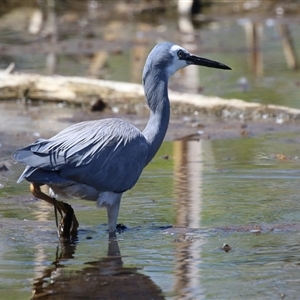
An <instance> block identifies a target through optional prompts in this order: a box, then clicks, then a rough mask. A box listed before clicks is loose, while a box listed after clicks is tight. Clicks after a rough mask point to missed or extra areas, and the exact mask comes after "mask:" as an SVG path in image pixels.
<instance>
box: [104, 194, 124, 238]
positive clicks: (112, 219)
mask: <svg viewBox="0 0 300 300" xmlns="http://www.w3.org/2000/svg"><path fill="white" fill-rule="evenodd" d="M120 203H121V195H120V197H118V198H117V199H115V201H114V203H112V204H111V205H107V207H106V209H107V217H108V232H109V237H114V236H115V232H116V225H117V220H118V215H119V208H120Z"/></svg>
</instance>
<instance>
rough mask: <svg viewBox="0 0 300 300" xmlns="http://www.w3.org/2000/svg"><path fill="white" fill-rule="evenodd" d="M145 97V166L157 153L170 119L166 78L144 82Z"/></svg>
mask: <svg viewBox="0 0 300 300" xmlns="http://www.w3.org/2000/svg"><path fill="white" fill-rule="evenodd" d="M144 88H145V95H146V99H147V101H148V105H149V107H150V118H149V121H148V123H147V125H146V127H145V129H144V131H143V134H144V136H145V137H146V139H147V141H148V143H149V152H148V157H147V164H148V163H149V162H150V161H151V159H152V158H153V157H154V155H155V154H156V152H157V151H158V149H159V147H160V145H161V144H162V142H163V139H164V137H165V135H166V132H167V129H168V125H169V119H170V102H169V98H168V78H164V77H160V78H159V79H157V80H156V81H150V82H147V80H146V81H145V82H144Z"/></svg>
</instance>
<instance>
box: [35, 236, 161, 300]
mask: <svg viewBox="0 0 300 300" xmlns="http://www.w3.org/2000/svg"><path fill="white" fill-rule="evenodd" d="M58 248H59V247H58ZM75 251H76V244H74V243H71V242H70V241H66V240H64V241H61V249H60V250H59V249H58V250H57V253H56V260H55V261H54V262H53V263H52V265H51V266H49V267H47V268H46V269H45V270H44V271H43V276H42V277H40V278H38V279H36V281H35V283H34V285H33V296H32V298H31V299H101V300H105V299H107V300H113V299H124V300H126V299H128V300H129V299H130V300H132V299H158V300H161V299H165V298H164V296H163V295H162V290H161V289H160V287H158V286H157V285H156V284H155V283H154V282H153V281H152V280H151V278H150V277H148V276H146V275H143V274H140V273H138V269H137V268H129V267H124V266H123V261H122V256H121V253H120V249H119V245H118V241H117V239H110V240H109V242H108V253H107V257H103V258H101V259H99V260H98V261H92V262H87V263H85V265H86V266H85V267H84V268H82V269H81V270H79V271H78V270H77V271H69V272H68V270H67V267H66V265H65V264H64V262H66V261H67V260H69V259H72V258H74V254H75Z"/></svg>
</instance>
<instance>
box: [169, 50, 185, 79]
mask: <svg viewBox="0 0 300 300" xmlns="http://www.w3.org/2000/svg"><path fill="white" fill-rule="evenodd" d="M179 50H182V51H183V52H185V53H188V51H187V50H185V49H184V48H182V47H180V46H178V45H173V46H172V47H171V48H170V54H171V55H172V57H173V63H172V64H170V65H169V67H168V68H167V72H168V76H171V75H173V74H174V73H175V72H176V71H178V70H179V69H182V68H184V67H186V66H187V65H188V64H187V62H186V60H184V59H179V57H178V55H177V52H178V51H179Z"/></svg>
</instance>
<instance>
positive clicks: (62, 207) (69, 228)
mask: <svg viewBox="0 0 300 300" xmlns="http://www.w3.org/2000/svg"><path fill="white" fill-rule="evenodd" d="M54 207H55V209H57V210H58V212H59V213H60V215H61V217H62V218H61V220H60V223H59V224H58V221H57V213H56V215H55V217H56V223H57V224H56V225H57V233H58V236H59V237H60V238H67V239H69V238H75V237H76V236H77V228H78V227H79V223H78V221H77V218H76V216H75V213H74V210H73V208H72V206H71V205H70V204H68V203H65V202H62V201H57V200H56V203H55V206H54ZM62 211H63V212H64V213H65V216H63V215H62Z"/></svg>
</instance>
